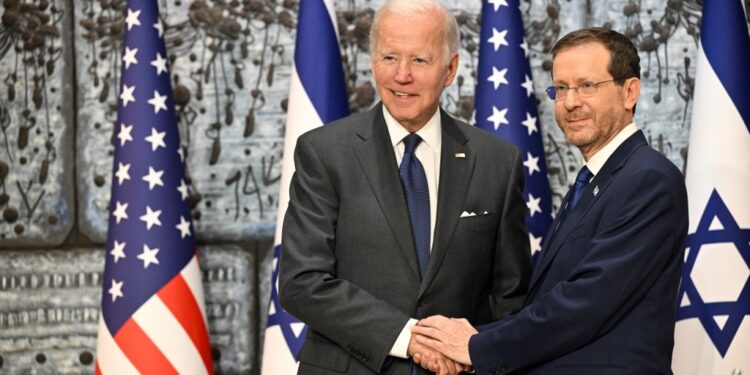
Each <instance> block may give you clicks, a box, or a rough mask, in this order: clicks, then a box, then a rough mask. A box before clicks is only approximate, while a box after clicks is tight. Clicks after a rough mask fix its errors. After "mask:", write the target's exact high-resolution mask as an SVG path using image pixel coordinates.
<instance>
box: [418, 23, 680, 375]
mask: <svg viewBox="0 0 750 375" xmlns="http://www.w3.org/2000/svg"><path fill="white" fill-rule="evenodd" d="M552 55H553V68H552V80H553V85H552V86H551V87H550V88H549V89H548V90H547V92H548V94H549V96H550V98H551V99H554V100H555V117H556V119H557V123H558V125H559V126H560V128H561V129H562V131H563V133H565V137H566V138H567V140H568V142H570V143H571V144H573V145H575V146H576V147H578V149H579V150H580V151H581V153H582V154H583V158H584V160H585V165H584V167H583V168H582V171H581V172H580V173H579V175H578V177H577V179H576V180H577V181H576V185H575V186H574V187H573V188H571V191H570V192H569V193H568V194H567V196H566V197H565V198H564V200H563V202H562V204H561V209H560V212H559V213H558V214H557V217H556V219H555V222H554V223H553V225H552V229H551V230H550V233H549V234H548V235H547V237H546V238H547V240H546V241H545V243H544V244H543V248H542V254H541V258H540V259H539V261H538V264H537V265H536V267H535V269H534V273H533V275H532V278H531V285H530V287H529V292H528V294H527V298H526V301H525V302H524V308H523V309H522V310H521V311H519V312H518V313H517V314H515V315H512V316H510V317H508V318H505V319H502V320H499V321H496V322H494V323H490V324H487V325H481V326H478V327H477V328H476V329H474V327H472V326H471V325H470V324H469V323H468V321H466V320H464V319H451V318H447V317H442V316H436V317H431V318H428V319H425V320H422V321H420V323H419V326H417V327H414V328H413V332H415V333H417V334H419V335H421V336H417V341H418V342H421V343H423V344H426V345H428V346H431V347H433V348H434V349H436V350H438V351H441V352H443V354H445V355H446V356H448V357H450V358H452V359H454V360H457V361H459V362H463V363H465V364H472V365H473V366H474V368H475V370H476V371H477V373H480V374H511V373H525V374H556V375H558V374H577V375H580V374H669V373H671V370H670V361H671V358H672V345H673V334H674V316H675V308H676V293H677V288H678V283H679V279H680V266H681V264H682V258H683V252H684V249H685V237H686V234H687V225H688V212H687V193H686V191H685V185H684V182H683V177H682V175H681V174H680V172H679V170H678V169H677V168H676V167H675V166H674V165H673V164H672V163H671V162H670V161H669V160H667V158H665V157H664V156H663V155H661V154H660V153H659V152H657V151H656V150H654V149H653V148H651V147H649V145H648V144H647V143H646V139H645V137H644V136H643V133H642V132H641V131H639V130H638V129H637V128H636V126H635V124H634V123H633V113H634V112H635V105H636V101H637V99H638V95H639V93H640V80H639V77H640V66H639V62H640V59H639V57H638V53H637V51H636V49H635V47H634V46H633V44H632V43H631V42H630V40H628V38H626V37H625V36H623V35H622V34H619V33H617V32H615V31H612V30H607V29H604V28H588V29H582V30H579V31H575V32H573V33H570V34H568V35H566V36H564V37H563V38H562V39H560V41H558V42H557V44H556V45H555V47H554V48H553V49H552ZM417 360H420V361H421V362H422V363H423V365H428V366H429V362H430V358H429V356H424V357H421V358H417Z"/></svg>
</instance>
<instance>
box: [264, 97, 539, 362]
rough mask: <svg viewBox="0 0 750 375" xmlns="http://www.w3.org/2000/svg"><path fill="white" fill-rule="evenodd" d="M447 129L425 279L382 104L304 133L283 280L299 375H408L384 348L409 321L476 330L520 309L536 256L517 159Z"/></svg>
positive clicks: (474, 132) (496, 142) (467, 129)
mask: <svg viewBox="0 0 750 375" xmlns="http://www.w3.org/2000/svg"><path fill="white" fill-rule="evenodd" d="M441 122H442V146H441V162H440V181H439V188H438V193H439V194H438V209H437V221H436V225H435V234H434V241H433V242H434V244H433V247H432V256H431V259H430V264H429V268H428V271H427V274H426V275H425V277H424V280H422V281H421V282H420V279H419V273H418V272H419V271H418V266H417V259H416V253H415V250H414V242H413V238H412V234H411V225H410V221H409V214H408V210H407V207H406V199H405V197H404V192H403V189H402V187H401V181H400V179H399V173H398V163H397V161H396V158H395V155H394V151H393V147H392V145H391V141H390V137H389V134H388V129H387V126H386V124H385V120H384V118H383V110H382V105H377V106H376V107H375V108H374V109H373V110H371V111H369V112H365V113H361V114H356V115H352V116H349V117H347V118H344V119H342V120H339V121H336V122H334V123H331V124H329V125H326V126H323V127H321V128H318V129H315V130H313V131H310V132H308V133H306V134H304V135H302V136H301V137H300V138H299V140H298V142H297V146H296V150H295V155H294V161H295V166H296V172H295V174H294V177H293V178H292V183H291V187H290V202H289V208H288V209H287V212H286V217H285V220H284V228H283V234H282V247H283V251H282V256H281V265H280V267H281V274H280V277H279V290H280V299H281V304H282V306H283V307H284V308H285V309H286V310H287V311H288V312H289V313H291V314H292V315H294V316H296V317H297V318H299V319H301V320H302V321H304V322H305V323H307V324H308V325H309V329H308V333H307V338H306V340H305V343H304V345H303V347H302V349H301V351H300V353H299V356H298V359H299V361H300V370H299V373H301V374H340V373H346V374H373V373H384V374H404V375H405V374H409V368H410V364H409V361H408V360H404V359H399V358H395V357H391V356H388V352H389V351H390V349H391V347H392V346H393V343H394V342H395V340H396V338H397V336H398V335H399V333H400V331H401V330H402V329H403V327H404V325H405V324H406V322H407V321H408V319H409V318H410V317H413V318H417V319H419V318H424V317H428V316H431V315H434V314H442V315H446V316H450V317H466V318H467V319H469V320H470V321H471V322H472V323H473V324H474V325H477V324H483V323H488V322H490V321H492V320H494V319H498V318H500V317H503V316H505V315H507V314H509V313H511V312H514V311H516V310H518V309H519V308H520V306H521V304H522V302H523V299H524V297H525V293H526V289H527V287H528V283H529V279H530V273H531V260H530V256H529V244H528V242H529V241H528V237H527V235H526V233H525V231H524V224H523V220H524V215H525V213H526V207H525V204H524V200H523V197H522V190H523V170H522V167H521V161H520V156H519V152H518V150H517V149H516V148H515V147H514V146H512V145H511V144H509V143H508V142H505V141H503V140H500V139H498V138H495V137H493V136H492V135H490V134H489V133H486V132H484V131H483V130H480V129H476V128H474V127H472V126H469V125H467V124H464V123H460V122H458V121H456V120H454V119H453V118H451V117H450V116H448V115H447V114H446V113H445V112H442V111H441ZM461 154H463V157H461ZM463 211H469V212H478V213H484V212H485V211H486V212H487V214H486V215H478V216H472V217H463V218H460V216H461V213H462V212H463Z"/></svg>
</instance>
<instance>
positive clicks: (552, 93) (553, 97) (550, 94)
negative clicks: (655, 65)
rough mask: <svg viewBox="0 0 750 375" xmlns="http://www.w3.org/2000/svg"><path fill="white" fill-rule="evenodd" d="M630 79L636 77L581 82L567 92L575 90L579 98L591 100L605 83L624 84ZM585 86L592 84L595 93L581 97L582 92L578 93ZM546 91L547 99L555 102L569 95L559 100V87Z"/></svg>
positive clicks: (549, 88)
mask: <svg viewBox="0 0 750 375" xmlns="http://www.w3.org/2000/svg"><path fill="white" fill-rule="evenodd" d="M628 78H635V77H620V78H613V79H608V80H606V81H599V82H588V81H584V82H581V83H580V84H579V85H578V86H577V87H568V88H567V91H570V90H575V92H576V94H578V95H579V96H583V97H584V98H590V97H592V96H594V95H596V93H597V92H599V85H601V84H604V83H609V82H617V81H623V83H624V80H626V79H628ZM585 84H591V87H592V88H593V89H594V91H592V92H591V93H590V94H585V95H581V92H580V91H578V89H580V88H581V85H585ZM544 91H545V92H546V93H547V97H549V98H550V99H551V100H554V101H558V100H563V99H565V97H566V96H567V95H568V94H567V93H566V94H565V95H563V97H561V98H559V99H557V87H556V86H555V85H552V86H549V87H547V88H546V89H544Z"/></svg>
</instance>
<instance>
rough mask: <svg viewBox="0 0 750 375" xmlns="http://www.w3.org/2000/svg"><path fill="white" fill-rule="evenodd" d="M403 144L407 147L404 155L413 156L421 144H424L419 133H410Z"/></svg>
mask: <svg viewBox="0 0 750 375" xmlns="http://www.w3.org/2000/svg"><path fill="white" fill-rule="evenodd" d="M403 142H404V146H406V150H405V151H404V153H409V154H413V153H414V150H415V149H416V148H417V145H418V144H419V142H422V138H420V137H419V136H418V135H417V133H409V135H407V136H406V137H404V140H403Z"/></svg>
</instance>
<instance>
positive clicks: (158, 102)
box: [148, 90, 167, 113]
mask: <svg viewBox="0 0 750 375" xmlns="http://www.w3.org/2000/svg"><path fill="white" fill-rule="evenodd" d="M148 104H151V105H152V106H154V113H159V110H162V109H163V110H165V111H166V110H167V96H166V95H160V94H159V92H158V91H156V90H154V97H153V98H151V99H149V100H148Z"/></svg>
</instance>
